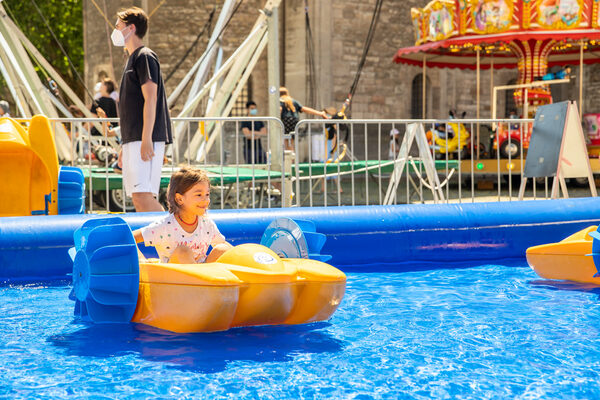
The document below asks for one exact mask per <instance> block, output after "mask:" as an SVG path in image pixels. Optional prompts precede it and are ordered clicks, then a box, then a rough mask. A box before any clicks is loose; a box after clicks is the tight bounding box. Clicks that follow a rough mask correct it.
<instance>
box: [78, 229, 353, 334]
mask: <svg viewBox="0 0 600 400" xmlns="http://www.w3.org/2000/svg"><path fill="white" fill-rule="evenodd" d="M282 220H283V222H282ZM304 222H308V221H304ZM273 226H276V228H273ZM313 226H314V225H313ZM74 239H75V248H74V249H72V251H71V256H72V257H73V292H72V294H71V299H72V300H75V301H76V303H75V315H77V316H79V317H81V318H82V319H84V320H87V321H92V322H96V323H128V322H138V323H143V324H146V325H150V326H154V327H157V328H160V329H164V330H168V331H173V332H180V333H187V332H212V331H222V330H226V329H229V328H233V327H239V326H251V325H269V324H302V323H309V322H314V321H322V320H326V319H328V318H329V317H330V316H331V315H332V314H333V313H334V312H335V310H336V309H337V307H338V306H339V304H340V302H341V301H342V298H343V297H344V292H345V288H346V276H345V275H344V273H342V272H341V271H340V270H338V269H337V268H334V267H332V266H331V265H328V264H326V263H324V262H322V261H319V260H315V259H308V258H290V257H289V256H290V255H292V253H293V255H294V256H296V255H309V253H310V252H311V251H310V248H311V247H313V248H312V250H313V253H315V254H313V255H314V258H321V259H325V256H321V255H320V254H316V252H318V251H320V247H318V246H321V247H322V245H323V243H324V241H325V236H324V235H322V234H318V233H315V232H302V230H301V229H300V228H299V227H298V225H297V224H296V223H294V222H293V221H292V220H289V219H280V220H277V221H275V223H274V224H271V225H270V227H269V228H267V230H266V231H265V235H263V240H262V242H264V243H266V244H268V245H270V247H271V248H269V247H266V246H263V245H260V244H242V245H239V246H235V247H234V248H232V249H231V250H229V251H227V252H226V253H225V254H223V255H222V256H221V257H219V259H218V260H217V261H216V262H214V263H205V264H193V265H184V264H168V263H161V262H159V260H157V259H148V260H146V259H141V260H140V259H138V250H137V246H136V243H135V241H134V239H133V235H132V233H131V230H130V228H129V226H128V225H127V223H126V222H125V221H123V220H122V219H121V218H118V217H111V218H95V219H91V220H88V221H87V222H86V223H84V224H83V225H82V227H81V228H79V229H78V230H77V231H76V232H75V234H74ZM310 242H313V244H312V245H311V244H310ZM314 243H316V244H317V247H318V249H317V250H315V248H314ZM272 248H273V249H272ZM274 250H275V251H274ZM302 253H304V254H302Z"/></svg>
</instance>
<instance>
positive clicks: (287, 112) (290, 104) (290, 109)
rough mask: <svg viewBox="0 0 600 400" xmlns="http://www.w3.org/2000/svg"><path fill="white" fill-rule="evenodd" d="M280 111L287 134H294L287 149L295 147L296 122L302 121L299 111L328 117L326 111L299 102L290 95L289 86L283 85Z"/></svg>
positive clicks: (288, 142) (280, 93)
mask: <svg viewBox="0 0 600 400" xmlns="http://www.w3.org/2000/svg"><path fill="white" fill-rule="evenodd" d="M279 111H280V113H281V122H283V126H284V128H285V134H286V135H291V136H292V137H291V139H290V140H289V141H287V140H286V143H285V149H286V150H293V149H294V139H295V138H294V135H295V132H294V129H295V128H296V124H297V123H298V122H299V121H300V116H299V113H301V112H302V113H306V114H312V115H317V116H319V117H321V118H324V119H328V116H327V113H326V112H325V111H317V110H315V109H314V108H310V107H306V106H303V105H301V104H300V103H298V101H296V100H295V99H293V98H292V96H290V92H289V91H288V90H287V88H285V87H283V86H282V87H280V88H279Z"/></svg>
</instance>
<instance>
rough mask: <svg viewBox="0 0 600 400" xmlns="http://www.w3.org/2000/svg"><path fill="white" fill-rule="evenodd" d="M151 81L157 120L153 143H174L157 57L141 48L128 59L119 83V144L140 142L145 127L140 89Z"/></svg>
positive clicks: (146, 49)
mask: <svg viewBox="0 0 600 400" xmlns="http://www.w3.org/2000/svg"><path fill="white" fill-rule="evenodd" d="M150 80H151V81H152V82H154V83H156V85H157V97H156V119H155V121H154V129H153V130H152V141H153V142H166V143H167V144H169V143H172V142H173V135H172V132H171V118H170V117H169V109H168V107H167V96H166V95H165V85H164V82H163V79H162V74H161V72H160V64H159V62H158V57H157V56H156V54H155V53H154V52H153V51H152V50H150V49H149V48H147V47H145V46H142V47H140V48H138V49H136V50H135V51H134V52H133V54H131V56H129V59H128V60H127V65H126V66H125V70H124V72H123V78H122V79H121V88H120V90H119V117H120V121H121V141H122V143H129V142H134V141H138V140H142V129H143V126H144V95H143V94H142V85H143V84H144V83H146V82H148V81H150Z"/></svg>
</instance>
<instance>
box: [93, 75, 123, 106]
mask: <svg viewBox="0 0 600 400" xmlns="http://www.w3.org/2000/svg"><path fill="white" fill-rule="evenodd" d="M107 80H108V81H111V82H112V84H113V90H112V91H111V92H110V93H109V96H110V98H111V99H113V100H114V101H115V103H117V104H119V92H118V91H117V85H116V84H115V82H114V81H113V80H112V79H110V78H108V77H106V76H104V77H103V78H102V79H100V80H99V81H98V82H96V85H95V86H94V100H98V99H99V98H100V97H102V93H101V90H102V83H103V82H105V81H107Z"/></svg>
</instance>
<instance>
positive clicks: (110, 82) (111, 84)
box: [102, 78, 115, 94]
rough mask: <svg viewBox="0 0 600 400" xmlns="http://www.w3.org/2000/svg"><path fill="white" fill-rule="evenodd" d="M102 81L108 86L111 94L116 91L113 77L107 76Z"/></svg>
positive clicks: (107, 88) (107, 89)
mask: <svg viewBox="0 0 600 400" xmlns="http://www.w3.org/2000/svg"><path fill="white" fill-rule="evenodd" d="M102 83H104V86H106V91H107V92H108V94H111V93H112V92H114V91H115V82H113V80H112V79H110V78H105V79H104V80H103V81H102Z"/></svg>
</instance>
